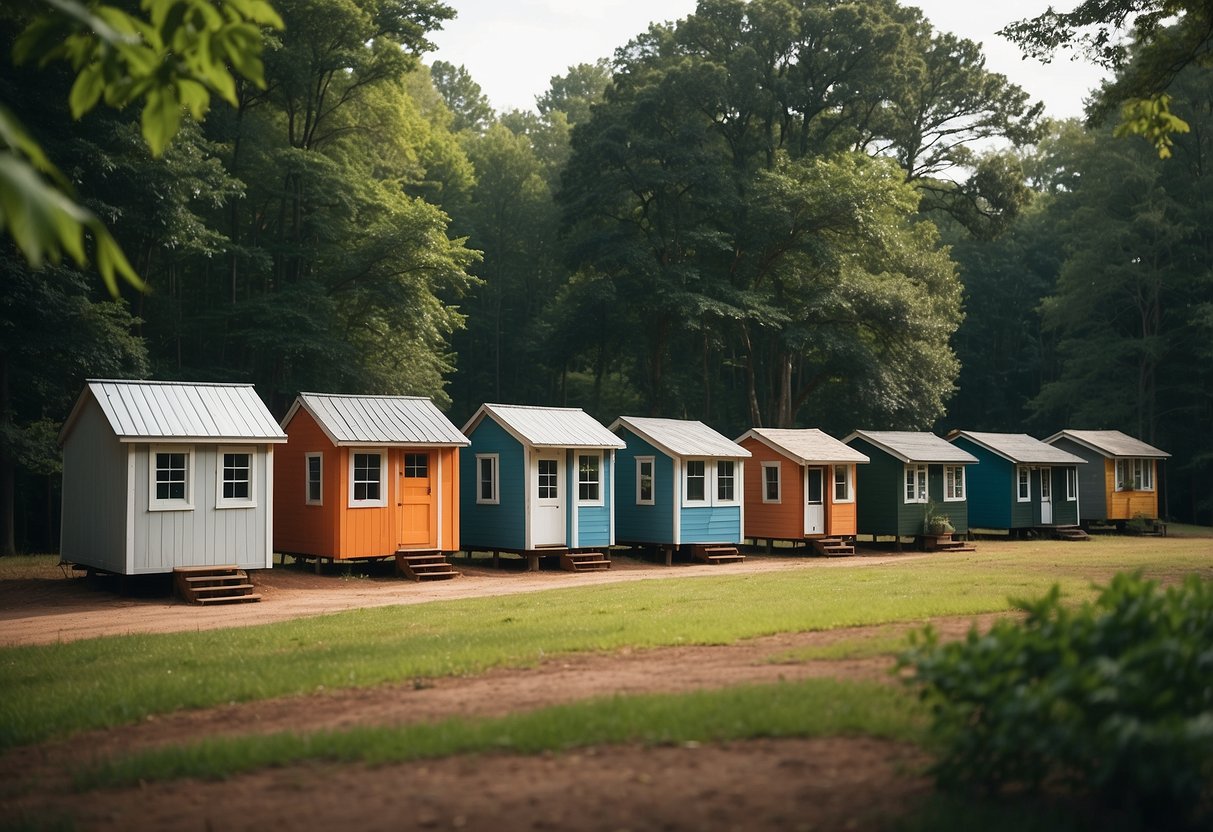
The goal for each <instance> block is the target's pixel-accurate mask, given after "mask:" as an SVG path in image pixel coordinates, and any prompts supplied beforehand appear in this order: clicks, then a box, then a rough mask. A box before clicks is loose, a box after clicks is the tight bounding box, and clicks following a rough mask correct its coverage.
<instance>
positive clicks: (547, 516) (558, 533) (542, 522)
mask: <svg viewBox="0 0 1213 832" xmlns="http://www.w3.org/2000/svg"><path fill="white" fill-rule="evenodd" d="M534 466H535V467H534V469H533V470H532V474H533V476H532V478H531V482H532V483H533V485H532V488H534V489H535V490H534V492H533V493H532V495H531V496H532V503H531V522H532V523H533V526H532V529H531V545H532V546H564V545H565V538H564V505H565V494H564V454H563V453H562V452H560V451H539V452H538V453H536V454H535V463H534Z"/></svg>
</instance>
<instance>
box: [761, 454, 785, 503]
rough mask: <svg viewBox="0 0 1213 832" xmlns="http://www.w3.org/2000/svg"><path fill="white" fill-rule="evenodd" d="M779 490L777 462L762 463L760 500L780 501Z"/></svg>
mask: <svg viewBox="0 0 1213 832" xmlns="http://www.w3.org/2000/svg"><path fill="white" fill-rule="evenodd" d="M782 499H783V497H782V495H781V494H780V490H779V463H778V462H764V463H762V501H763V502H764V503H778V502H782Z"/></svg>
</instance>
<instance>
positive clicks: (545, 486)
mask: <svg viewBox="0 0 1213 832" xmlns="http://www.w3.org/2000/svg"><path fill="white" fill-rule="evenodd" d="M463 432H464V433H465V434H466V435H467V437H468V440H469V441H470V442H471V445H470V446H469V448H468V450H467V451H466V453H465V454H464V457H463V461H462V464H461V468H462V478H461V481H462V487H461V490H460V496H461V500H462V503H463V507H462V511H461V514H460V518H461V519H460V528H461V534H462V539H463V547H464V549H465V550H467V551H473V550H477V551H490V552H493V553H495V554H496V553H498V552H509V553H513V554H518V555H522V556H524V557H526V558H527V559H528V561H529V565H530V568H531V569H533V570H535V569H538V568H539V558H540V556H543V555H557V556H560V557H561V564H562V566H564V567H565V568H567V569H572V570H575V571H581V570H582V569H583V568H608V567H609V565H610V561H609V559H608V558H606V557H605V553H606V552H607V550H608V547H610V546H611V545H612V544H613V543H614V542H615V508H614V482H613V480H614V471H615V452H616V451H617V450H618V449H621V448H623V442H621V441H620V440H619V439H618V438H617V437H616V436H615V434H613V433H611V432H610V431H609V430H607V429H606V428H605V427H603V426H602V425H601V424H599V423H598V422H597V421H595V420H594V419H593V418H592V417H591V416H590V415H589V414H587V413H585V412H584V411H583V410H581V409H580V408H574V407H536V406H530V405H513V404H484V405H481V406H480V408H479V409H478V410H477V411H476V413H475V414H474V415H473V416H472V418H471V419H469V420H468V422H467V424H466V425H465V426H464V428H463ZM580 553H586V555H587V556H586V557H580V556H579V557H572V556H571V555H572V554H580Z"/></svg>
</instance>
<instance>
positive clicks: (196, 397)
mask: <svg viewBox="0 0 1213 832" xmlns="http://www.w3.org/2000/svg"><path fill="white" fill-rule="evenodd" d="M89 396H91V397H92V398H93V399H95V400H96V402H97V404H98V406H100V408H101V411H102V413H104V414H105V418H106V420H107V421H108V422H109V424H110V427H111V428H112V429H113V431H114V433H115V434H116V435H117V437H118V438H119V439H120V440H121V441H123V442H145V441H151V440H156V441H164V442H183V441H207V442H211V441H213V442H223V441H241V442H248V441H256V442H285V441H286V434H284V433H283V432H282V430H281V429H280V428H279V427H278V423H277V422H275V421H274V417H273V416H272V415H270V412H269V410H268V409H267V408H266V406H265V403H264V402H262V401H261V398H260V397H259V396H258V395H257V391H256V390H254V389H253V385H251V384H207V383H188V382H178V381H127V380H111V379H89V380H88V382H87V383H86V385H85V388H84V391H83V392H82V393H81V394H80V398H79V399H77V400H76V406H75V407H74V408H73V409H72V412H71V415H69V416H68V418H67V421H66V422H64V424H63V429H62V430H61V431H60V432H59V442H60V444H62V443H63V441H64V440H65V439H66V438H67V435H68V433H70V432H71V428H72V426H73V425H74V423H75V421H76V417H77V415H78V414H79V412H80V409H81V407H83V405H84V402H85V401H86V400H87V398H88V397H89Z"/></svg>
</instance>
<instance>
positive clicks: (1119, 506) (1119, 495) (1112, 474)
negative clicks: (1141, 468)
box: [1104, 459, 1158, 520]
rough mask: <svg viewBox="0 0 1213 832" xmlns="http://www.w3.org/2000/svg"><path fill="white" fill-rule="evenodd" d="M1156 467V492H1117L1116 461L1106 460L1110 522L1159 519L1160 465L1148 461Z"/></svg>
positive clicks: (1105, 470)
mask: <svg viewBox="0 0 1213 832" xmlns="http://www.w3.org/2000/svg"><path fill="white" fill-rule="evenodd" d="M1148 461H1149V463H1150V464H1151V465H1152V466H1154V477H1153V482H1154V488H1155V490H1154V491H1117V490H1116V460H1114V459H1105V460H1104V464H1105V468H1104V472H1105V474H1106V482H1107V484H1108V485H1107V487H1108V491H1107V500H1108V516H1107V518H1106V519H1108V520H1132V519H1133V518H1134V517H1146V518H1148V519H1150V520H1157V519H1158V490H1157V489H1158V463H1157V462H1156V461H1154V460H1148Z"/></svg>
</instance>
